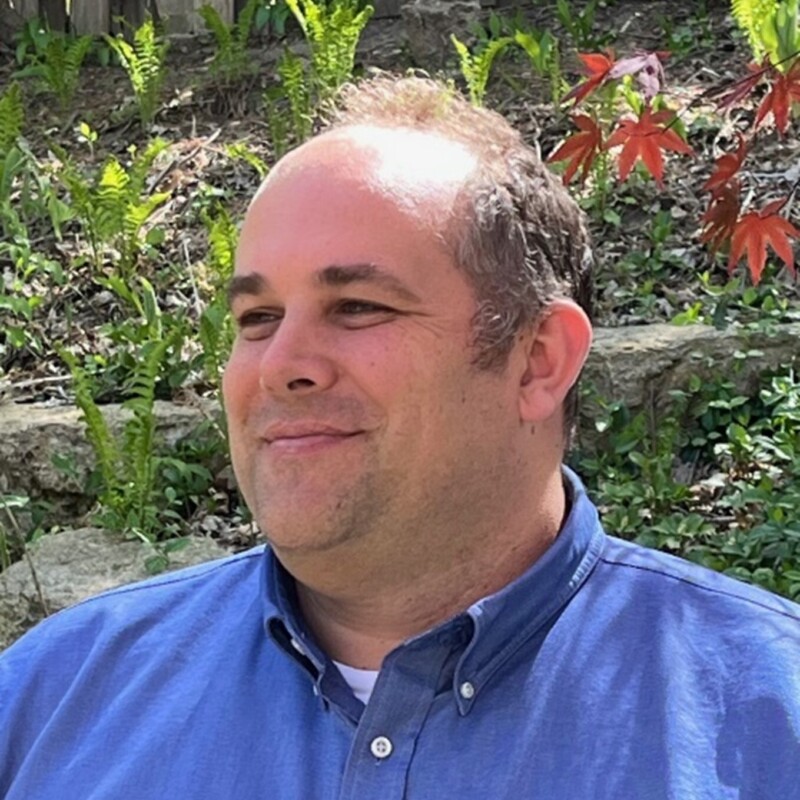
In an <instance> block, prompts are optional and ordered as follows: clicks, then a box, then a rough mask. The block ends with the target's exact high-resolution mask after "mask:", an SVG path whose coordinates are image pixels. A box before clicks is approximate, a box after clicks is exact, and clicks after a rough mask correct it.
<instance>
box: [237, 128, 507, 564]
mask: <svg viewBox="0 0 800 800" xmlns="http://www.w3.org/2000/svg"><path fill="white" fill-rule="evenodd" d="M424 154H427V156H428V157H429V158H428V159H427V162H426V160H425V157H424ZM473 167H474V163H473V160H472V156H470V155H469V154H468V153H467V152H466V151H464V150H462V149H461V148H460V147H458V146H457V145H454V144H452V143H449V142H446V141H443V140H441V139H439V138H438V137H432V136H428V135H423V134H416V133H410V132H404V131H374V130H372V131H371V129H366V130H362V129H355V130H351V131H349V132H348V131H342V132H337V133H334V134H328V135H326V136H324V137H321V138H320V139H317V140H315V141H313V142H312V143H311V144H310V145H306V146H305V147H304V148H301V149H300V150H299V151H296V152H295V153H293V154H292V155H291V156H289V158H288V159H286V160H285V161H284V162H283V163H282V164H281V165H280V166H279V167H278V168H277V169H276V170H275V171H274V172H273V174H272V175H271V177H270V179H269V180H268V182H267V183H266V185H265V187H263V189H262V190H261V191H260V193H259V194H258V196H257V197H256V199H255V200H254V202H253V204H252V206H251V208H250V210H249V212H248V215H247V218H246V221H245V224H244V227H243V229H242V234H241V239H240V244H239V250H238V253H237V264H236V273H235V278H234V282H233V284H232V310H233V314H234V317H235V319H236V321H237V325H238V335H237V339H236V343H235V345H234V348H233V353H232V355H231V358H230V361H229V363H228V366H227V369H226V372H225V378H224V384H223V390H224V397H225V406H226V412H227V415H228V422H229V431H230V439H231V452H232V457H233V465H234V469H235V472H236V475H237V478H238V481H239V484H240V487H241V489H242V491H243V493H244V496H245V498H246V500H247V502H248V504H249V506H250V508H251V510H252V512H253V514H254V516H255V518H256V519H257V521H258V522H259V524H260V525H261V527H262V529H263V530H264V531H265V532H266V534H267V536H268V537H269V539H270V541H271V542H272V543H273V545H274V546H275V547H276V549H277V550H278V551H279V552H281V551H284V552H289V551H291V550H298V549H299V550H320V549H328V548H332V547H334V546H336V545H338V544H341V543H343V542H346V541H354V540H357V539H359V538H361V537H370V540H371V541H373V542H376V543H379V542H380V540H381V537H397V536H407V537H409V546H415V547H424V541H420V537H419V536H418V533H419V531H418V529H419V528H420V527H421V526H442V525H453V526H454V527H455V528H457V527H458V525H459V524H461V522H460V521H461V518H462V517H463V518H464V519H465V520H468V519H470V518H471V517H470V515H471V514H472V515H474V514H475V513H479V512H478V509H479V505H480V504H481V503H483V502H484V501H486V500H487V499H488V498H489V497H491V495H492V493H493V492H494V491H495V489H496V483H495V482H496V481H498V480H500V481H502V480H504V476H505V477H506V478H510V477H511V475H512V474H513V469H514V464H513V463H512V462H513V459H514V447H513V445H512V442H513V441H514V436H515V435H516V434H517V433H518V431H519V426H520V421H519V415H518V411H517V395H516V387H515V383H514V381H513V380H512V379H509V377H508V375H506V374H505V373H500V374H498V373H497V372H482V371H479V370H477V369H476V368H475V367H474V366H473V365H472V358H473V352H472V329H471V323H472V318H473V315H474V313H475V309H476V301H475V298H474V296H473V293H472V291H471V288H470V286H469V284H468V282H467V281H466V279H465V278H464V276H463V275H462V274H461V273H460V272H459V271H458V270H457V269H456V267H455V265H454V263H453V261H452V259H451V256H450V255H449V253H448V251H447V249H446V247H445V246H444V244H443V242H442V241H441V239H440V231H441V230H443V228H444V227H445V225H446V224H447V222H448V221H449V219H450V215H451V213H452V212H453V208H454V206H455V203H456V194H457V192H458V189H459V187H460V185H461V182H462V181H463V179H464V178H466V177H467V176H468V175H469V173H470V171H471V169H472V168H473Z"/></svg>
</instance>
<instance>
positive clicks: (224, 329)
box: [199, 208, 239, 387]
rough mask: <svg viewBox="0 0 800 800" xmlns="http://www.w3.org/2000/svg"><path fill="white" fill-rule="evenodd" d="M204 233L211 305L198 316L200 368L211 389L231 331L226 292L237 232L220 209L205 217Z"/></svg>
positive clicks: (218, 375) (225, 357)
mask: <svg viewBox="0 0 800 800" xmlns="http://www.w3.org/2000/svg"><path fill="white" fill-rule="evenodd" d="M205 225H206V230H207V231H208V253H209V257H208V260H207V266H208V272H209V275H208V278H209V283H210V287H209V288H210V290H211V302H210V303H209V304H208V305H207V306H206V308H205V309H204V310H203V313H202V314H201V316H200V328H199V339H200V344H201V345H202V348H203V369H204V372H205V374H206V377H207V379H208V380H209V382H210V383H211V385H212V386H216V387H219V386H220V384H221V380H222V369H223V366H224V365H225V362H226V361H227V360H228V355H229V354H230V351H231V347H232V345H233V339H234V335H235V332H234V328H233V322H232V320H231V314H230V310H229V308H228V298H227V294H226V289H227V287H228V283H229V282H230V279H231V277H232V276H233V267H234V257H235V254H236V245H237V243H238V240H239V231H238V228H237V227H236V225H235V224H234V223H233V221H232V220H231V218H230V215H229V214H228V213H227V212H226V211H225V210H224V209H223V208H218V209H217V212H216V214H215V215H213V216H210V215H209V216H206V218H205Z"/></svg>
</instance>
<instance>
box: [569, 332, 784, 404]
mask: <svg viewBox="0 0 800 800" xmlns="http://www.w3.org/2000/svg"><path fill="white" fill-rule="evenodd" d="M798 341H800V324H798V323H792V324H787V325H779V326H776V327H775V328H774V329H773V330H772V331H771V332H765V331H746V330H742V329H737V330H733V331H727V330H716V329H715V328H712V327H710V326H708V325H687V326H679V325H667V324H662V325H642V326H638V327H628V328H601V329H598V330H597V331H596V332H595V342H594V345H593V346H592V350H591V353H590V354H589V359H588V360H587V363H586V368H585V370H584V373H583V380H584V381H588V382H591V383H592V384H593V386H594V388H595V389H596V390H597V392H598V394H600V395H601V396H602V397H603V398H605V399H607V400H619V401H621V402H623V403H624V404H625V405H626V406H628V407H629V408H631V409H638V408H642V407H643V406H645V405H647V404H649V403H655V404H656V406H657V407H660V406H663V405H664V404H665V403H667V402H668V401H669V392H670V391H671V390H672V389H682V388H686V386H687V385H688V383H689V380H690V378H691V376H692V375H698V376H699V377H701V378H713V377H715V376H716V377H719V376H723V377H726V378H728V379H730V380H731V381H733V383H734V384H735V385H736V387H737V388H738V389H739V390H740V391H742V392H745V393H750V392H754V391H756V390H757V388H758V386H759V382H760V379H761V376H762V374H763V373H764V372H766V371H768V370H775V369H778V368H780V367H782V366H788V365H790V364H792V363H794V362H796V360H797V357H798ZM748 351H758V353H759V355H757V356H754V357H750V358H740V357H737V353H743V352H748Z"/></svg>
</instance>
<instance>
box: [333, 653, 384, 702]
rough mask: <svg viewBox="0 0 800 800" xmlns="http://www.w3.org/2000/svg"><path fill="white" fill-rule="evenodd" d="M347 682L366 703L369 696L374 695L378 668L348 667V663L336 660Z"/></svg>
mask: <svg viewBox="0 0 800 800" xmlns="http://www.w3.org/2000/svg"><path fill="white" fill-rule="evenodd" d="M333 663H334V664H336V667H337V669H338V670H339V672H341V673H342V677H343V678H344V680H345V683H346V684H347V685H348V686H349V687H350V688H351V689H352V690H353V694H354V695H355V696H356V697H357V698H358V699H359V700H360V701H361V702H362V703H363V704H364V705H366V704H367V703H368V702H369V698H370V697H371V696H372V690H373V689H374V688H375V681H377V680H378V672H379V670H377V669H357V668H356V667H348V666H347V664H340V663H339V662H338V661H334V662H333Z"/></svg>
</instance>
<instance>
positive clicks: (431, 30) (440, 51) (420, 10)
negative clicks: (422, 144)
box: [400, 0, 481, 69]
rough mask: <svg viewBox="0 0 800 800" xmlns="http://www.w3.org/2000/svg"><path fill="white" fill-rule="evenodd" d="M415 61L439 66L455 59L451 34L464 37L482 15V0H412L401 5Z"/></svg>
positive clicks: (422, 64)
mask: <svg viewBox="0 0 800 800" xmlns="http://www.w3.org/2000/svg"><path fill="white" fill-rule="evenodd" d="M400 15H401V17H402V19H403V27H404V29H405V36H406V41H407V42H408V49H409V51H410V53H411V57H412V58H413V59H414V62H415V63H416V64H417V65H419V66H425V67H426V68H427V69H432V68H440V67H443V66H444V65H445V63H446V62H447V61H448V60H453V59H454V58H455V50H454V49H453V43H452V42H451V41H450V34H451V33H454V34H455V35H456V36H458V37H459V39H463V38H464V37H465V36H466V35H467V33H468V32H469V29H470V26H472V25H473V24H474V23H476V22H478V21H479V20H480V18H481V3H480V0H411V2H408V3H405V4H404V5H403V6H401V8H400Z"/></svg>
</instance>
